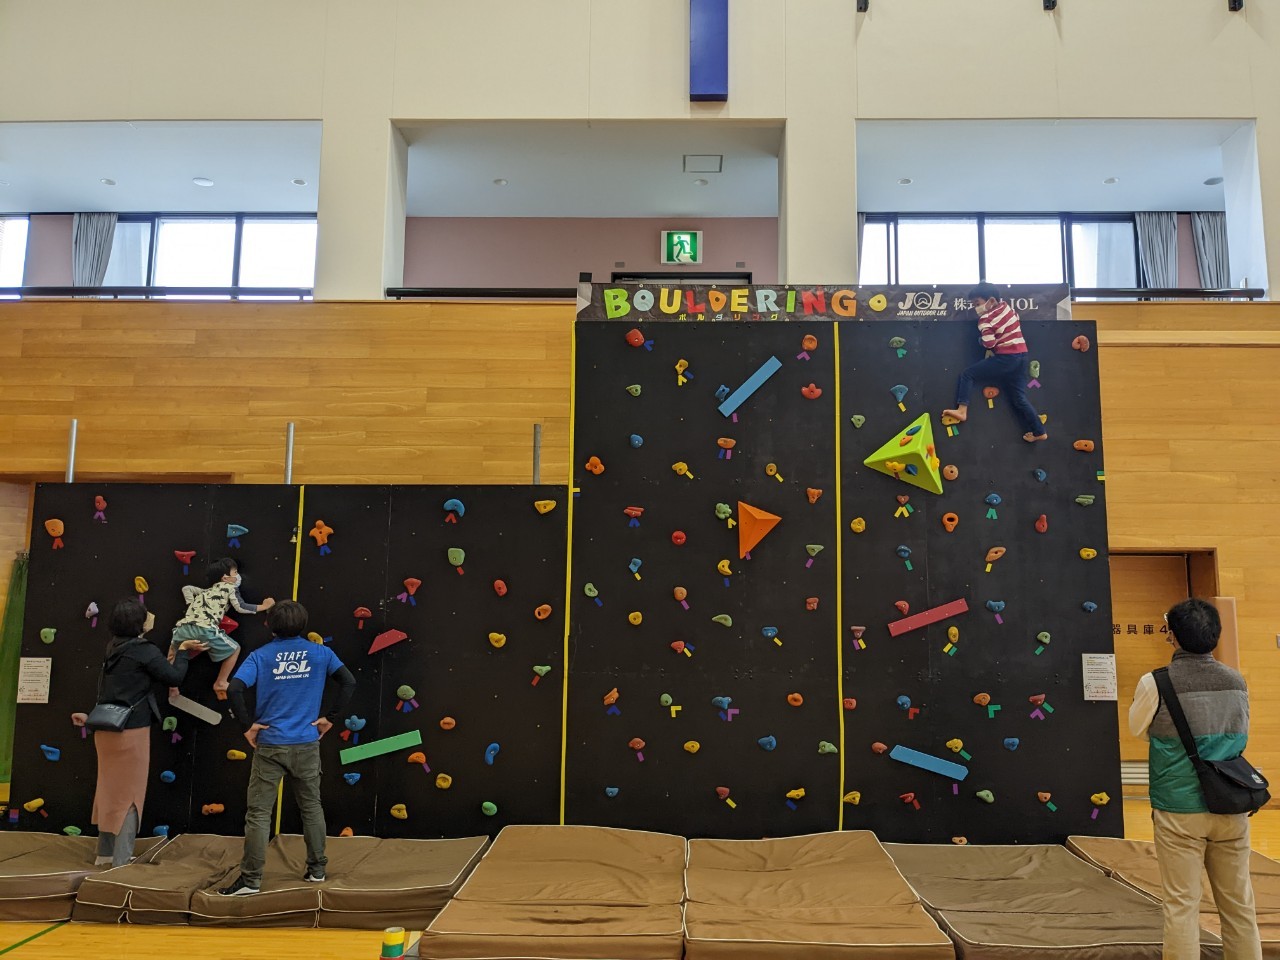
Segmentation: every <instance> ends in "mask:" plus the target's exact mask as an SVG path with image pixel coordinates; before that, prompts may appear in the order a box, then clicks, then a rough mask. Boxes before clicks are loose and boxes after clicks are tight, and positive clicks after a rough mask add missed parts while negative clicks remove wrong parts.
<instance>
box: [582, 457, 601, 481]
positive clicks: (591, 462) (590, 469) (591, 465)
mask: <svg viewBox="0 0 1280 960" xmlns="http://www.w3.org/2000/svg"><path fill="white" fill-rule="evenodd" d="M583 469H584V470H586V471H587V473H594V474H595V475H596V476H597V477H598V476H600V474H602V473H604V464H603V463H601V462H600V458H599V457H591V458H590V459H588V460H587V462H586V463H585V464H583Z"/></svg>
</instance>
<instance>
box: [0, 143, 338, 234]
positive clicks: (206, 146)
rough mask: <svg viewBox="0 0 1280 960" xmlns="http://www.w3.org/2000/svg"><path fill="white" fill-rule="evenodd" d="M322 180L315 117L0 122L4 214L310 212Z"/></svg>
mask: <svg viewBox="0 0 1280 960" xmlns="http://www.w3.org/2000/svg"><path fill="white" fill-rule="evenodd" d="M193 177H207V178H209V179H210V180H212V181H213V182H214V185H213V186H212V187H197V186H196V185H195V184H193V183H192V182H191V180H192V178H193ZM104 178H105V179H109V180H115V181H116V185H115V186H114V187H112V186H107V185H105V184H102V183H100V182H99V180H100V179H104ZM295 178H296V179H301V180H305V181H307V185H306V186H304V187H299V186H295V185H294V184H292V183H290V181H291V180H294V179H295ZM319 179H320V122H319V121H301V120H297V121H221V120H208V121H199V122H195V121H133V122H129V121H112V122H85V123H0V180H4V181H8V184H9V185H8V186H0V213H72V212H83V213H93V212H100V211H101V212H112V211H114V212H116V213H136V212H151V211H171V212H200V213H206V212H208V213H215V212H234V211H258V212H264V213H265V212H279V213H305V212H310V213H314V212H315V209H316V194H317V184H318V182H319Z"/></svg>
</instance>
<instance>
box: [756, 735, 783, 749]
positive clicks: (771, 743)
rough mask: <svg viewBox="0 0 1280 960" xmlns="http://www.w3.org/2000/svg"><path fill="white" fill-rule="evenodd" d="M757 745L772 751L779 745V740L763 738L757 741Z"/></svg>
mask: <svg viewBox="0 0 1280 960" xmlns="http://www.w3.org/2000/svg"><path fill="white" fill-rule="evenodd" d="M756 743H758V744H760V746H761V748H763V749H765V750H772V749H773V748H774V747H776V746H777V745H778V738H777V737H761V738H760V739H759V740H757V741H756Z"/></svg>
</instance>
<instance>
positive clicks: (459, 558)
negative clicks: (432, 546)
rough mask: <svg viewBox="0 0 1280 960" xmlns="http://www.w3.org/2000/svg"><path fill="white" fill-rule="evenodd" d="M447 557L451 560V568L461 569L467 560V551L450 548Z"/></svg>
mask: <svg viewBox="0 0 1280 960" xmlns="http://www.w3.org/2000/svg"><path fill="white" fill-rule="evenodd" d="M445 555H446V556H447V557H448V558H449V566H451V567H461V566H462V564H463V562H464V561H465V560H466V559H467V551H465V550H463V549H462V548H461V547H449V549H448V550H447V551H446V553H445Z"/></svg>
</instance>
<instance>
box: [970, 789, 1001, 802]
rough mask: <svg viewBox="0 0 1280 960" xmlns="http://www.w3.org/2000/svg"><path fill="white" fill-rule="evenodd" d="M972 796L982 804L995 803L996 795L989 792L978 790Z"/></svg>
mask: <svg viewBox="0 0 1280 960" xmlns="http://www.w3.org/2000/svg"><path fill="white" fill-rule="evenodd" d="M974 796H975V797H977V798H978V799H979V800H981V801H982V802H983V803H995V802H996V795H995V794H994V793H992V792H991V791H990V790H979V791H978V792H977V793H975V794H974Z"/></svg>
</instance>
